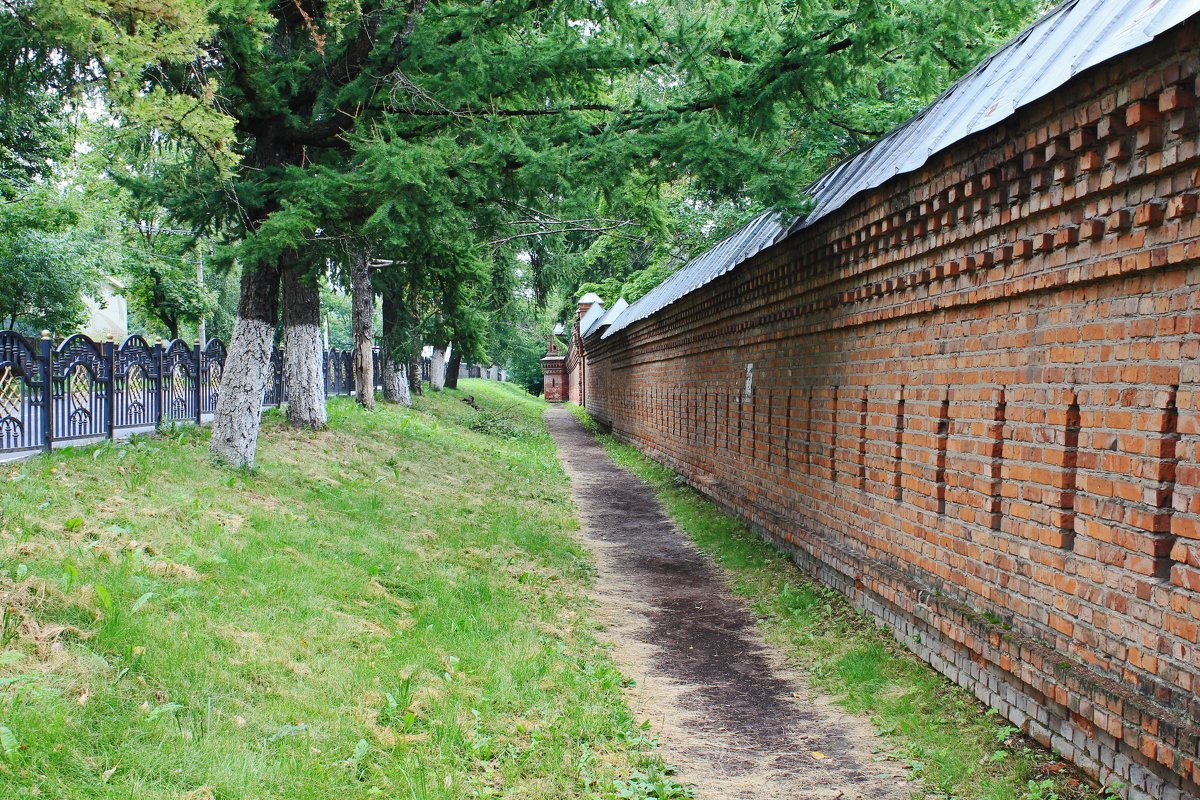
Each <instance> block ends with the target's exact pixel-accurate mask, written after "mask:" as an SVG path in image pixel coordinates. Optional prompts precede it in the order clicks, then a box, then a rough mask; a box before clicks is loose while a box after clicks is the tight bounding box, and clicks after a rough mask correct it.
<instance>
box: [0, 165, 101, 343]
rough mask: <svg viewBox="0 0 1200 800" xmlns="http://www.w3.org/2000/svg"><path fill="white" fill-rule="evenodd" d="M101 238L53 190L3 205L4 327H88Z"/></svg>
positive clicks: (0, 301) (0, 273)
mask: <svg viewBox="0 0 1200 800" xmlns="http://www.w3.org/2000/svg"><path fill="white" fill-rule="evenodd" d="M96 239H97V237H96V236H95V233H94V232H93V231H91V230H89V229H88V228H87V226H86V225H85V224H82V223H81V220H80V217H79V214H78V213H77V210H76V209H75V208H74V207H73V206H72V203H71V202H70V200H69V199H68V198H63V197H62V196H61V195H59V194H58V193H57V192H55V191H53V190H50V189H47V188H42V189H40V190H38V191H36V192H35V193H32V194H27V195H26V196H25V197H24V198H23V199H21V200H19V201H13V202H10V203H5V204H2V205H0V324H3V325H4V326H5V327H8V328H16V329H19V330H23V331H25V332H26V333H36V332H37V331H39V330H42V329H49V330H51V331H56V332H68V331H70V330H71V329H73V328H75V327H76V326H78V325H79V324H81V323H83V322H84V321H85V319H86V308H85V306H84V303H83V298H84V297H85V296H95V295H96V291H97V279H98V268H99V262H100V260H101V256H102V253H103V250H104V248H102V247H100V246H99V243H98V242H97V240H96Z"/></svg>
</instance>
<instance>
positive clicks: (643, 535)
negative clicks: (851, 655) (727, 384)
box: [546, 407, 918, 800]
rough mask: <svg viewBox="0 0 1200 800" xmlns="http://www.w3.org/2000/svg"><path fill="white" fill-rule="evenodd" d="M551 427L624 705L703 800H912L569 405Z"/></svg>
mask: <svg viewBox="0 0 1200 800" xmlns="http://www.w3.org/2000/svg"><path fill="white" fill-rule="evenodd" d="M546 424H547V426H548V427H549V429H550V433H551V434H553V436H554V439H555V441H556V442H557V443H558V454H559V459H560V460H561V461H562V463H563V467H564V468H565V469H566V471H567V474H568V475H570V477H571V487H572V492H573V494H574V497H575V502H576V503H577V504H578V506H579V510H580V513H581V516H582V518H583V521H584V532H583V533H584V538H585V541H586V542H587V543H588V544H589V545H590V546H591V548H592V550H593V551H594V552H595V554H596V557H597V560H598V564H599V568H600V574H599V578H598V579H597V593H598V596H597V598H596V599H597V601H598V602H599V603H600V613H599V617H600V620H601V622H603V623H606V624H607V630H606V633H605V634H604V635H605V637H606V639H607V641H609V642H610V643H611V644H612V645H613V655H614V658H615V659H616V660H617V662H618V664H619V666H620V667H621V669H622V671H623V672H625V674H626V675H628V676H629V677H631V678H633V679H634V680H636V681H637V685H636V687H635V688H634V689H633V690H632V691H631V694H630V698H629V699H630V703H631V705H632V706H633V709H634V711H635V712H636V713H637V714H638V716H639V718H640V717H647V718H649V719H650V720H651V722H652V724H653V725H654V726H655V727H656V728H657V733H658V736H659V738H660V739H661V740H662V744H663V747H664V749H665V751H666V752H665V753H664V757H665V758H666V760H667V762H668V763H670V764H672V765H673V766H675V767H676V768H678V770H679V779H680V780H681V781H682V782H684V783H687V784H689V785H691V786H694V787H695V789H696V797H697V798H698V799H699V800H717V799H718V798H720V799H722V800H724V799H725V798H729V799H730V800H733V799H734V798H736V799H737V800H743V798H745V799H746V800H750V798H754V799H755V800H757V799H758V798H763V799H764V800H765V798H772V799H773V800H774V799H778V800H791V799H792V798H805V799H807V798H814V799H816V798H820V799H821V800H834V798H844V799H845V800H856V799H857V798H870V799H871V800H875V799H876V798H897V800H898V799H899V798H908V797H909V793H910V791H913V790H915V789H917V788H918V787H916V786H914V785H912V784H909V783H906V782H905V781H904V779H903V777H902V776H899V775H897V772H898V770H897V768H896V765H895V764H894V763H893V764H888V763H886V762H878V761H875V760H874V759H873V757H872V753H871V749H872V748H873V747H877V746H878V744H879V742H878V740H877V739H876V738H875V736H874V732H873V731H872V730H871V728H870V727H869V726H868V725H867V724H866V723H865V722H864V721H863V720H860V719H858V718H856V717H852V716H849V715H847V714H845V713H843V712H842V711H840V710H839V709H838V708H837V707H836V706H833V705H831V704H830V703H829V702H828V700H826V699H823V698H818V697H814V696H813V694H812V692H811V691H809V690H808V689H807V688H806V687H805V686H804V684H803V682H802V681H801V679H800V677H799V676H798V675H796V674H795V673H793V672H791V671H790V670H788V669H787V667H786V666H785V664H784V662H783V659H782V657H781V656H780V655H779V654H778V653H776V652H773V651H772V650H771V649H769V648H768V647H767V646H766V645H765V644H764V643H763V641H762V639H761V638H760V637H759V635H758V632H757V630H756V627H755V617H754V616H753V615H752V613H751V612H750V610H749V609H748V608H747V607H746V605H745V604H744V603H743V602H742V601H740V600H737V599H735V598H734V597H733V596H732V595H731V594H730V593H729V590H728V589H727V588H726V585H725V581H724V579H723V577H722V575H721V573H720V572H719V571H718V569H717V568H716V567H715V566H714V565H713V564H712V562H711V561H710V560H709V559H708V558H707V557H705V556H703V555H702V554H700V553H699V552H698V551H697V550H696V549H695V547H694V546H693V545H692V543H691V542H690V541H689V540H688V539H687V538H686V537H685V536H684V535H683V534H682V533H680V532H679V531H678V530H677V529H676V528H675V526H674V524H673V523H672V522H671V520H670V519H669V518H668V517H667V515H666V513H665V512H664V511H663V509H662V506H661V504H660V503H659V501H658V498H657V497H656V495H655V493H654V490H653V489H652V488H651V487H650V486H648V485H646V484H644V483H642V482H641V481H640V480H638V479H637V478H635V477H634V476H633V475H631V474H630V473H628V472H626V471H625V470H623V469H621V468H619V467H617V466H616V465H615V464H614V463H613V462H612V461H611V459H609V457H608V455H607V454H606V453H605V452H604V448H603V447H601V446H600V445H599V444H597V443H596V441H595V440H594V439H593V438H592V436H591V434H589V433H588V432H587V431H586V430H585V429H584V428H583V427H582V426H581V425H580V424H579V423H578V422H577V421H576V420H575V418H574V417H573V416H571V413H570V412H569V411H567V410H566V409H565V408H562V407H553V408H551V409H549V410H548V411H547V412H546ZM814 753H815V754H816V755H814ZM821 756H825V757H824V758H822V757H821Z"/></svg>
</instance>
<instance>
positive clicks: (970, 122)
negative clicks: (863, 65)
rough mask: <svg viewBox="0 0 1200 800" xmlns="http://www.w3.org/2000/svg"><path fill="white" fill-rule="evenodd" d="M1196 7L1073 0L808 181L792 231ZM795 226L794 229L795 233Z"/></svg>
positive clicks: (1161, 1)
mask: <svg viewBox="0 0 1200 800" xmlns="http://www.w3.org/2000/svg"><path fill="white" fill-rule="evenodd" d="M1197 13H1200V1H1198V0H1067V2H1065V3H1063V4H1062V5H1060V6H1057V7H1056V8H1054V9H1053V10H1052V11H1050V12H1049V13H1047V14H1046V15H1045V16H1043V17H1042V18H1041V19H1039V20H1038V21H1037V22H1035V23H1034V24H1033V25H1031V26H1030V27H1028V28H1026V29H1025V30H1024V31H1022V32H1021V33H1019V34H1018V35H1017V36H1016V37H1015V38H1013V39H1012V40H1011V41H1010V42H1008V43H1007V44H1005V45H1004V46H1003V47H1001V48H1000V49H999V50H997V51H996V52H994V53H992V54H991V55H990V56H988V57H987V58H986V59H984V60H983V61H982V62H981V63H979V64H978V65H977V66H976V67H975V68H974V69H973V70H971V71H970V72H968V73H967V74H966V75H964V76H963V77H962V78H960V79H959V80H958V81H957V82H956V83H955V84H954V85H953V86H951V87H950V88H949V89H947V90H946V91H945V92H943V93H942V95H941V96H940V97H938V98H937V99H936V100H934V101H933V102H932V103H930V104H929V105H928V106H926V107H925V109H924V110H922V111H921V112H920V113H919V114H917V115H916V116H915V117H913V118H912V119H910V120H909V121H908V122H906V123H904V124H903V125H901V126H900V127H899V128H897V129H896V130H894V131H892V132H891V133H889V134H888V135H887V136H885V137H883V138H882V139H880V140H879V141H877V142H875V143H874V144H872V145H871V146H870V147H868V148H866V149H864V150H862V151H861V152H859V153H857V154H856V155H854V156H852V157H850V158H848V159H846V160H845V161H843V162H842V163H841V164H839V165H838V166H836V167H834V168H833V169H831V170H830V171H829V172H827V173H825V174H824V175H823V176H822V177H821V178H819V179H818V180H817V181H816V183H814V184H813V185H812V186H811V187H809V190H808V194H809V196H810V197H812V199H813V200H814V201H815V202H816V206H815V207H814V208H813V210H812V212H810V213H809V214H808V216H806V217H805V218H803V219H802V220H799V221H798V222H797V223H796V224H795V225H794V226H793V228H792V230H793V231H794V230H799V229H801V228H805V227H807V226H809V225H812V224H813V223H814V222H816V221H817V220H819V219H821V218H822V217H824V216H825V215H827V214H830V213H832V212H833V211H836V210H837V209H839V208H841V207H842V206H843V205H845V204H846V203H847V202H848V201H849V200H850V198H852V197H854V196H855V195H857V194H858V193H859V192H863V191H866V190H868V189H874V188H876V187H878V186H881V185H882V184H883V183H884V182H885V181H887V180H889V179H890V178H892V177H894V176H896V175H900V174H903V173H906V172H912V171H913V170H916V169H919V168H920V167H922V166H923V165H924V164H925V162H926V161H928V160H929V157H930V156H932V155H933V154H934V153H937V152H940V151H942V150H944V149H946V148H947V147H949V146H950V145H952V144H954V143H955V142H957V141H960V140H962V139H964V138H966V137H967V136H970V135H971V134H973V133H978V132H979V131H982V130H984V129H985V128H989V127H991V126H992V125H995V124H996V123H998V122H1000V121H1002V120H1004V119H1006V118H1008V117H1010V116H1012V114H1013V113H1014V112H1015V111H1016V110H1017V109H1018V108H1021V107H1022V106H1026V105H1028V104H1029V103H1032V102H1034V101H1035V100H1038V99H1039V98H1042V97H1045V96H1046V95H1047V94H1049V93H1050V92H1052V91H1054V90H1055V89H1057V88H1058V87H1059V86H1062V85H1063V84H1064V83H1066V82H1067V81H1068V80H1070V79H1071V78H1073V77H1074V76H1076V75H1078V74H1079V73H1080V72H1083V71H1084V70H1085V69H1088V68H1089V67H1094V66H1096V65H1097V64H1099V63H1101V62H1103V61H1107V60H1108V59H1110V58H1114V57H1116V56H1118V55H1120V54H1122V53H1125V52H1128V51H1129V50H1132V49H1133V48H1135V47H1138V46H1140V45H1143V44H1146V43H1147V42H1149V41H1151V40H1152V39H1153V38H1154V37H1155V36H1158V35H1159V34H1161V33H1163V32H1165V31H1167V30H1169V29H1170V28H1173V27H1175V26H1176V25H1178V24H1179V23H1181V22H1183V21H1184V20H1186V19H1187V18H1188V17H1191V16H1193V15H1195V14H1197ZM790 232H791V231H789V233H790Z"/></svg>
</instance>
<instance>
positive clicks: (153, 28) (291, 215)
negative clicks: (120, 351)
mask: <svg viewBox="0 0 1200 800" xmlns="http://www.w3.org/2000/svg"><path fill="white" fill-rule="evenodd" d="M6 8H7V9H8V13H7V14H5V15H2V16H0V56H3V57H4V59H5V61H6V64H8V65H10V66H11V67H12V69H11V70H10V73H9V77H8V79H7V80H8V83H7V84H6V85H5V92H6V98H7V97H9V96H11V97H12V98H14V100H15V102H13V103H12V104H11V106H9V105H6V106H5V110H4V112H3V113H0V170H2V173H0V180H2V181H3V185H4V188H3V191H4V192H5V193H6V195H7V196H16V195H17V194H19V193H20V192H22V191H26V190H28V188H29V187H30V186H33V185H36V184H38V183H39V182H42V183H44V182H45V181H46V180H47V175H48V172H47V170H48V167H47V165H51V164H53V163H54V162H55V161H56V160H57V161H64V160H70V158H71V155H70V152H71V146H70V145H71V141H72V137H73V136H74V137H78V136H79V130H80V126H79V124H78V123H79V121H80V120H81V119H83V118H84V117H92V118H95V117H96V116H97V115H100V116H102V117H103V118H104V120H105V122H104V123H103V124H104V125H105V126H106V127H105V130H104V132H103V133H102V134H100V133H97V132H96V131H97V129H96V128H95V127H93V128H92V129H91V130H90V131H89V132H87V133H85V138H95V139H97V140H104V143H105V144H104V147H105V148H106V150H105V152H110V153H113V154H115V157H114V159H113V161H114V162H115V163H110V164H108V165H106V166H105V167H104V168H103V169H104V170H105V171H107V174H108V176H109V178H110V179H111V180H112V181H114V182H115V183H116V184H117V185H118V186H120V188H121V191H122V192H124V193H125V194H124V195H123V197H124V198H125V199H126V201H127V202H122V203H120V204H118V207H119V209H120V210H119V212H117V214H118V215H119V216H120V217H121V219H120V220H117V221H116V222H119V223H120V224H121V225H124V226H125V227H120V228H114V227H112V226H110V227H109V228H107V229H106V230H107V231H109V233H108V234H106V235H113V234H112V233H111V231H112V230H116V229H119V230H120V231H121V232H120V234H119V237H120V238H121V241H122V242H123V246H124V248H125V249H126V251H135V250H141V251H144V254H149V255H146V256H145V257H144V258H127V259H126V261H125V263H126V266H125V274H126V277H127V279H128V280H127V282H128V285H129V286H130V287H131V293H132V294H133V296H134V298H135V301H136V300H138V299H140V303H141V305H142V306H143V307H144V308H145V309H147V310H149V311H151V312H152V315H153V316H155V317H157V318H158V320H159V321H160V322H161V323H162V324H163V325H164V326H166V327H167V328H169V329H170V330H171V331H172V333H175V332H177V331H178V329H179V325H180V324H181V323H183V322H186V321H187V320H189V319H198V318H199V317H200V316H203V315H209V314H211V313H212V312H213V311H214V307H215V305H216V298H215V297H214V293H212V292H205V291H200V289H199V287H198V286H196V285H195V284H194V283H193V282H192V280H191V278H190V272H189V270H188V267H187V265H188V258H189V257H190V254H191V253H192V251H193V250H194V247H195V243H196V242H198V241H200V239H201V237H203V239H204V241H206V242H212V243H213V248H212V253H211V255H212V257H213V263H212V266H213V267H214V268H215V269H216V270H218V273H219V274H218V275H217V276H216V285H218V286H220V285H228V283H225V282H224V277H225V276H228V275H240V276H241V277H240V280H241V284H240V285H241V290H240V295H241V296H240V301H239V304H238V311H237V315H236V320H234V321H233V324H232V326H231V327H230V328H229V335H230V336H231V339H232V342H231V355H230V358H231V365H232V367H233V369H232V372H231V373H230V374H233V373H238V374H240V372H241V371H245V370H247V369H249V367H248V366H247V365H248V364H249V362H247V361H246V360H245V359H253V358H257V357H259V356H256V355H253V354H255V353H257V354H261V353H262V352H264V351H263V348H262V342H263V341H264V340H269V339H271V338H272V337H277V336H278V334H276V333H274V331H275V330H276V329H277V328H278V327H279V326H280V325H284V326H285V327H286V326H287V325H288V324H289V322H288V320H289V319H290V320H291V324H297V325H299V324H303V325H307V326H309V327H310V328H312V327H313V326H314V325H316V324H317V322H310V321H321V324H324V321H325V320H328V319H329V315H325V316H321V314H320V313H319V311H317V310H316V308H315V306H316V305H317V304H319V303H320V297H321V294H320V293H319V292H317V291H316V290H315V289H312V290H311V291H310V290H301V288H298V287H303V286H310V287H315V286H317V283H318V279H322V278H324V279H326V280H328V281H331V285H335V286H340V287H342V288H343V289H345V290H347V291H349V292H351V293H353V291H354V290H355V289H356V284H357V288H358V289H361V292H362V293H365V294H363V295H362V296H361V297H359V298H358V299H357V300H355V302H354V303H351V304H350V305H351V306H353V307H354V308H356V309H360V310H361V313H360V312H359V311H355V312H352V313H351V317H353V318H355V319H358V320H360V323H361V324H359V323H355V324H353V325H352V326H351V327H352V328H353V329H354V336H355V337H356V338H357V341H358V342H359V343H360V344H361V343H368V344H369V343H370V341H371V338H372V337H373V336H374V337H375V339H376V341H380V335H381V334H382V340H383V344H384V347H385V354H386V355H387V356H388V357H389V358H393V357H394V358H395V359H398V360H401V361H402V360H404V359H406V358H409V357H411V356H412V354H413V352H414V350H415V349H416V348H417V347H419V345H420V344H421V343H431V344H444V343H446V342H451V341H452V342H454V343H455V344H456V351H457V352H459V353H460V354H462V355H467V356H468V357H471V358H479V359H482V360H487V359H505V360H507V361H508V366H510V367H513V366H514V365H515V363H516V361H520V362H521V363H522V364H525V365H526V366H530V365H529V364H528V362H529V361H530V359H531V358H532V356H533V355H536V350H537V346H535V345H534V344H532V342H534V341H536V340H538V339H541V340H542V341H544V336H545V335H546V334H548V332H549V327H550V326H551V325H552V324H553V320H554V318H555V317H556V316H558V315H559V311H560V310H562V309H563V308H565V307H569V305H570V300H571V299H572V296H573V295H575V294H576V293H577V292H578V291H579V290H580V289H581V287H586V288H595V289H597V290H600V291H601V294H602V295H603V296H604V297H605V299H606V300H608V301H610V302H611V301H612V300H615V299H616V297H617V296H618V295H624V296H626V297H627V299H631V300H632V299H636V297H637V296H639V295H640V294H643V293H644V292H646V291H648V290H649V289H650V288H651V287H652V286H653V285H654V284H655V283H656V282H658V281H660V280H661V279H662V278H664V277H665V276H667V275H669V274H670V273H671V272H672V271H673V270H675V269H677V268H678V267H679V265H681V264H682V263H684V262H686V261H687V259H688V258H691V257H693V256H694V255H696V254H697V253H699V252H700V251H702V250H703V249H705V248H706V247H707V246H709V245H710V244H711V243H712V242H713V241H715V239H717V238H719V237H720V236H722V235H724V234H725V233H727V232H729V231H730V230H732V229H733V228H735V227H736V226H737V225H738V224H739V223H740V222H741V221H743V220H744V219H746V218H747V217H748V216H749V215H751V214H753V213H755V212H756V211H758V210H760V209H762V208H764V207H776V208H780V209H783V210H785V211H787V212H791V213H802V212H803V210H804V208H805V204H804V203H805V199H804V192H803V187H804V186H805V185H807V183H808V182H810V181H811V180H812V179H814V178H815V177H816V176H817V175H819V174H820V172H822V171H823V170H824V169H826V168H827V167H828V166H830V165H831V164H832V163H834V162H836V160H838V159H839V158H842V157H844V156H845V155H847V154H849V153H851V152H853V151H854V150H855V149H857V148H859V147H861V146H862V145H864V144H866V143H867V142H869V141H870V140H871V139H873V138H874V137H876V136H878V135H879V134H881V133H883V132H884V131H886V130H887V129H889V128H890V127H892V126H893V125H895V124H897V123H898V122H899V121H901V120H902V119H904V118H905V117H907V116H908V115H909V114H910V113H912V112H913V111H914V110H915V109H917V108H919V107H920V105H922V104H923V103H925V102H927V100H928V99H929V98H930V97H931V96H932V95H933V94H934V93H935V92H937V91H938V90H940V89H941V88H942V87H943V86H944V85H945V84H946V83H948V82H949V81H950V80H951V79H953V78H954V77H957V76H958V75H960V74H961V73H962V72H963V71H965V70H966V69H968V68H970V66H972V65H973V64H974V63H975V62H977V61H978V60H979V58H981V57H982V56H983V55H984V54H985V53H986V52H988V51H989V50H990V49H991V48H992V47H994V46H995V44H996V43H997V42H998V41H999V40H1002V39H1003V38H1005V37H1007V36H1008V35H1009V34H1010V33H1011V32H1012V31H1013V30H1015V29H1016V28H1018V27H1019V26H1020V25H1021V24H1023V23H1025V22H1026V21H1028V19H1029V18H1030V16H1031V15H1032V14H1033V13H1034V12H1035V11H1036V10H1037V8H1038V3H1037V2H1035V1H1034V0H1004V1H1003V2H985V1H984V0H949V1H943V0H904V1H903V2H897V3H887V4H884V3H880V2H878V1H877V0H855V1H853V2H848V3H847V2H842V1H841V0H805V2H796V0H690V2H681V3H670V4H666V3H648V2H638V1H637V0H608V1H606V2H594V0H495V1H494V2H488V3H479V2H473V1H470V2H468V1H467V0H406V1H405V2H401V3H391V2H383V1H382V0H355V2H346V1H345V0H216V2H212V3H204V4H202V3H199V2H197V0H163V2H160V3H156V4H154V5H152V6H146V5H144V4H92V3H88V2H82V0H66V2H57V3H53V4H51V3H49V2H48V0H14V1H13V2H12V3H9V4H6ZM113 143H116V144H115V145H114V144H113ZM75 149H76V150H78V149H79V148H78V146H76V148H75ZM97 169H99V168H97ZM130 222H133V223H134V225H135V227H133V228H130V227H128V224H129V223H130ZM167 228H170V229H178V230H181V231H183V232H185V233H186V234H188V236H189V237H190V238H188V237H183V238H180V239H178V240H176V239H169V240H168V239H163V238H161V237H160V238H159V240H157V241H151V240H150V239H147V237H152V236H155V235H156V234H155V233H154V232H155V231H158V230H161V229H167ZM30 235H32V234H30ZM139 237H140V241H139ZM47 252H48V251H47ZM287 275H292V276H301V277H302V280H301V281H300V283H296V282H295V281H292V282H291V283H289V282H288V280H286V279H285V280H283V284H284V286H285V288H286V287H287V286H292V287H293V288H292V289H291V290H289V291H291V294H288V293H287V292H284V295H283V296H282V299H281V295H280V281H281V279H282V278H284V276H287ZM355 275H356V276H358V278H357V279H356V280H351V276H355ZM376 294H382V296H383V298H384V314H383V315H382V318H381V322H382V329H383V330H382V331H380V330H379V329H378V328H376V327H375V326H373V325H372V324H371V321H372V317H373V316H374V314H373V313H371V311H370V306H372V305H373V303H374V297H375V295H376ZM226 296H228V293H226ZM332 296H333V295H330V294H329V292H326V293H325V297H326V299H327V300H328V299H329V298H331V297H332ZM364 303H365V305H364ZM297 304H301V305H306V307H307V304H311V305H313V306H314V309H313V310H311V311H307V310H306V311H303V313H299V305H297ZM555 304H557V307H555ZM389 309H390V311H389ZM224 313H227V312H224ZM289 314H291V316H289ZM222 319H224V320H225V321H224V322H222V323H221V325H222V326H227V325H229V322H230V321H229V320H228V318H227V317H222ZM351 321H352V322H353V320H351ZM239 326H240V327H239ZM252 329H253V331H254V333H253V335H251V330H252ZM247 336H251V338H252V339H253V341H254V342H256V343H257V344H254V346H251V345H250V342H251V339H248V338H245V337H247ZM362 337H366V338H362ZM309 339H310V340H311V335H309ZM266 343H267V345H270V341H267V342H266ZM535 368H536V367H535V366H530V370H532V369H535ZM530 370H524V369H523V370H518V371H521V372H522V374H523V373H524V372H529V371H530ZM250 372H253V370H250ZM250 372H247V373H246V374H250ZM530 382H531V383H532V382H533V381H532V379H530ZM252 393H253V392H251V394H252ZM247 396H249V395H247ZM218 417H219V418H221V414H218ZM249 440H250V441H252V440H253V437H252V436H251V437H249ZM251 449H252V448H251ZM235 460H236V459H235Z"/></svg>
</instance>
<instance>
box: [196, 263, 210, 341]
mask: <svg viewBox="0 0 1200 800" xmlns="http://www.w3.org/2000/svg"><path fill="white" fill-rule="evenodd" d="M196 253H197V254H198V256H199V257H198V258H197V259H196V285H197V286H199V287H200V290H201V295H202V296H203V294H204V245H200V247H198V248H196ZM207 333H208V332H207V331H206V330H205V325H204V314H203V313H201V314H200V324H199V325H198V326H197V328H196V338H198V339H199V340H200V346H201V347H204V346H205V345H206V344H208V335H207Z"/></svg>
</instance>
